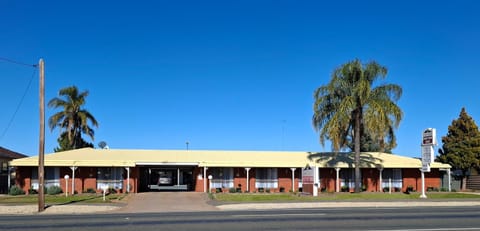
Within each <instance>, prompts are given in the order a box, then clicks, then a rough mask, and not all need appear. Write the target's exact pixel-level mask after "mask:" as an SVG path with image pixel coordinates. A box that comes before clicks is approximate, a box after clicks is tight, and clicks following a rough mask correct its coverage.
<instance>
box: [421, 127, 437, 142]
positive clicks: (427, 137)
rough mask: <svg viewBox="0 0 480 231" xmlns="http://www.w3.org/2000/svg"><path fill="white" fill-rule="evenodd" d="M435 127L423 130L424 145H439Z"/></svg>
mask: <svg viewBox="0 0 480 231" xmlns="http://www.w3.org/2000/svg"><path fill="white" fill-rule="evenodd" d="M436 133H437V132H436V130H435V128H427V129H425V130H424V131H423V132H422V145H437V134H436Z"/></svg>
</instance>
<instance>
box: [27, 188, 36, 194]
mask: <svg viewBox="0 0 480 231" xmlns="http://www.w3.org/2000/svg"><path fill="white" fill-rule="evenodd" d="M28 194H29V195H34V194H38V192H37V190H35V189H33V188H31V189H29V190H28Z"/></svg>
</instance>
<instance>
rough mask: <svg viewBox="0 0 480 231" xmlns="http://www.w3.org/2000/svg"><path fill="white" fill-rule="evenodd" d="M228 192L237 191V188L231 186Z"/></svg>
mask: <svg viewBox="0 0 480 231" xmlns="http://www.w3.org/2000/svg"><path fill="white" fill-rule="evenodd" d="M228 192H229V193H236V192H237V190H236V189H235V188H229V189H228Z"/></svg>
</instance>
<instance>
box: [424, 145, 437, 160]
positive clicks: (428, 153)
mask: <svg viewBox="0 0 480 231" xmlns="http://www.w3.org/2000/svg"><path fill="white" fill-rule="evenodd" d="M433 159H434V158H433V146H431V145H428V146H422V163H428V164H431V163H433Z"/></svg>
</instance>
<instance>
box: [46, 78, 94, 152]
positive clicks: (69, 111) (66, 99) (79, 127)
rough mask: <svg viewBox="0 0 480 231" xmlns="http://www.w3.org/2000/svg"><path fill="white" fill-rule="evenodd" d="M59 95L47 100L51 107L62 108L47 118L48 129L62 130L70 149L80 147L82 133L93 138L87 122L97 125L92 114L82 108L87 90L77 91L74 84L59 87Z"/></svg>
mask: <svg viewBox="0 0 480 231" xmlns="http://www.w3.org/2000/svg"><path fill="white" fill-rule="evenodd" d="M59 96H60V98H59V97H55V98H53V99H52V100H50V102H48V106H49V107H51V108H62V109H63V110H62V111H59V112H57V113H55V114H54V115H52V116H51V117H50V118H49V120H48V124H49V126H50V130H53V129H55V128H56V127H59V128H60V130H61V131H63V132H61V134H63V133H66V135H67V136H66V137H67V140H68V141H69V143H70V147H71V149H77V148H82V147H83V146H84V145H83V144H85V143H86V142H82V141H84V140H83V139H82V134H86V135H87V136H89V137H90V138H91V139H92V140H93V139H94V130H93V129H92V128H91V127H90V126H89V122H90V124H91V125H93V126H95V127H98V122H97V120H96V119H95V118H94V117H93V116H92V114H90V112H88V111H87V110H85V109H83V108H82V106H84V105H85V98H86V97H87V96H88V91H84V92H79V91H78V89H77V87H76V86H70V87H66V88H63V89H60V91H59Z"/></svg>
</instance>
